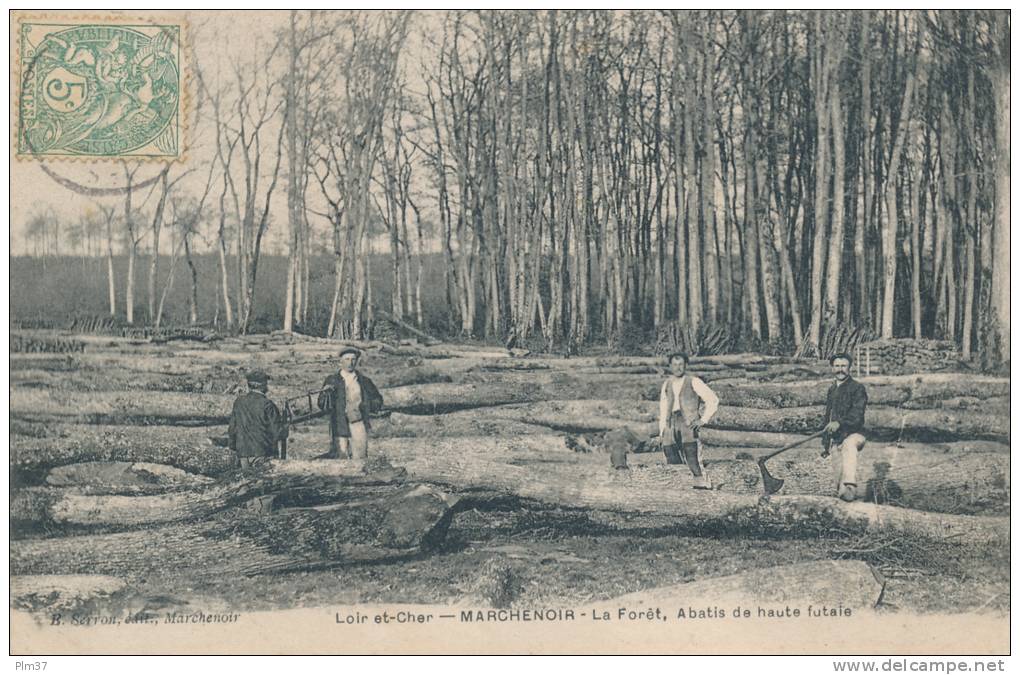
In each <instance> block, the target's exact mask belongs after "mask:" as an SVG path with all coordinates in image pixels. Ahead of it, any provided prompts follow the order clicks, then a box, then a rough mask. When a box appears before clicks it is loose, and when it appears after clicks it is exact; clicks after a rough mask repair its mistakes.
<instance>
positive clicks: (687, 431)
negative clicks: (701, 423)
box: [668, 375, 702, 443]
mask: <svg viewBox="0 0 1020 675" xmlns="http://www.w3.org/2000/svg"><path fill="white" fill-rule="evenodd" d="M668 386H669V397H670V400H671V403H670V412H671V414H670V423H671V424H672V425H673V433H674V434H675V435H676V436H677V437H678V438H677V441H680V442H683V443H694V442H695V441H696V440H697V438H698V436H697V434H695V433H694V431H693V430H692V429H691V427H690V424H691V422H693V421H695V420H697V419H700V418H701V403H702V401H701V397H700V396H698V394H697V392H695V391H694V385H692V384H691V375H686V376H684V383H683V385H681V387H680V410H679V411H674V407H675V406H676V393H675V391H674V387H673V381H672V379H671V380H669V381H668ZM677 412H679V413H680V417H681V419H680V420H677V419H676V417H677Z"/></svg>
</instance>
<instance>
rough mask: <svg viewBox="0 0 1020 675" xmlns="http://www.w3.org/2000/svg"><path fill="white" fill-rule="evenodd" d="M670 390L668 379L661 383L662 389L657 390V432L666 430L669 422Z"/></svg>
mask: <svg viewBox="0 0 1020 675" xmlns="http://www.w3.org/2000/svg"><path fill="white" fill-rule="evenodd" d="M671 393H672V392H670V391H669V380H668V379H667V380H666V381H665V382H663V383H662V391H660V392H659V433H660V434H662V433H663V432H664V431H666V425H667V424H668V422H669V412H670V411H669V409H670V405H669V404H670V399H671V398H672V396H670V394H671Z"/></svg>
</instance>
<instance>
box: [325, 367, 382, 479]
mask: <svg viewBox="0 0 1020 675" xmlns="http://www.w3.org/2000/svg"><path fill="white" fill-rule="evenodd" d="M360 359H361V352H360V351H358V350H357V349H355V348H354V347H347V348H345V349H344V350H342V351H341V352H340V369H339V370H338V371H337V372H335V373H333V374H332V375H330V376H329V377H327V378H326V381H325V382H324V383H323V389H322V392H321V393H320V394H319V410H324V411H327V412H328V413H329V454H328V455H326V457H328V458H330V459H339V458H340V457H341V456H343V457H346V458H354V459H365V458H366V457H368V432H369V430H371V428H372V427H371V424H370V423H369V421H368V417H369V415H371V414H372V413H375V412H378V411H379V410H381V409H382V406H383V398H382V394H380V393H379V389H377V388H376V386H375V383H373V382H372V380H370V379H369V378H368V377H366V376H365V375H363V374H361V373H359V372H358V361H359V360H360Z"/></svg>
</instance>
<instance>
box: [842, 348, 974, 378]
mask: <svg viewBox="0 0 1020 675" xmlns="http://www.w3.org/2000/svg"><path fill="white" fill-rule="evenodd" d="M855 351H856V357H855V358H856V361H857V364H858V366H859V367H860V372H862V373H864V374H870V375H902V374H905V373H927V372H937V371H940V370H947V369H949V368H951V367H953V366H957V365H959V363H960V354H959V352H958V351H957V350H956V345H955V344H953V343H952V342H949V341H948V340H910V339H902V340H874V341H872V342H865V343H863V344H860V345H858V347H857V349H856V350H855ZM856 369H857V366H855V370H856Z"/></svg>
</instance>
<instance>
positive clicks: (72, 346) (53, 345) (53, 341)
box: [10, 333, 85, 354]
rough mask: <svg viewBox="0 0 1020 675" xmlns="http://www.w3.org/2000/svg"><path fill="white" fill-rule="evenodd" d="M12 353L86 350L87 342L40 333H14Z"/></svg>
mask: <svg viewBox="0 0 1020 675" xmlns="http://www.w3.org/2000/svg"><path fill="white" fill-rule="evenodd" d="M10 338H11V343H10V344H11V349H10V351H11V353H12V354H24V353H46V354H66V353H72V352H84V351H85V343H84V342H82V341H81V340H75V339H72V338H60V337H48V336H39V335H31V334H28V335H25V334H17V333H12V334H11V336H10Z"/></svg>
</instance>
